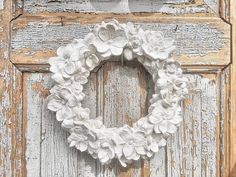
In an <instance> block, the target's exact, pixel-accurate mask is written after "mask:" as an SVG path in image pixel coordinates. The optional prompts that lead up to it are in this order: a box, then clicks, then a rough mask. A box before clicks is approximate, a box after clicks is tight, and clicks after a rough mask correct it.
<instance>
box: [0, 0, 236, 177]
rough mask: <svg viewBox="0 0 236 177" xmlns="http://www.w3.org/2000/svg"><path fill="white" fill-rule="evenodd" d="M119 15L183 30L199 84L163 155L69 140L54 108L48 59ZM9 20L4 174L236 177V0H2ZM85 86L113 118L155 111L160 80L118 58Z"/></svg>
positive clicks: (181, 55)
mask: <svg viewBox="0 0 236 177" xmlns="http://www.w3.org/2000/svg"><path fill="white" fill-rule="evenodd" d="M112 18H116V19H117V20H119V21H120V22H128V21H132V22H134V23H138V24H140V25H141V26H142V27H143V28H144V29H151V30H160V31H162V32H163V33H164V35H165V36H168V37H172V38H174V39H175V41H176V42H175V44H176V46H177V52H176V53H175V58H176V59H177V60H178V61H179V62H180V63H181V64H182V66H183V68H184V71H185V74H186V76H187V77H188V78H189V79H190V81H191V85H192V90H191V92H190V95H189V96H188V98H187V99H186V100H185V101H184V102H183V107H184V121H183V123H182V125H181V127H180V128H179V131H178V133H177V134H176V135H175V136H172V137H171V138H169V139H168V144H167V147H166V148H163V149H162V150H161V151H160V152H159V153H158V154H156V155H155V157H154V158H153V159H151V160H150V161H139V162H137V163H135V164H132V165H130V166H129V167H128V168H121V167H120V166H119V165H118V164H116V163H112V164H111V165H107V166H101V165H100V163H99V162H98V161H96V160H94V159H92V158H91V157H90V156H89V155H87V154H84V153H80V152H78V151H76V150H75V149H73V148H69V146H68V144H67V137H68V134H67V133H66V132H65V131H63V130H62V129H61V128H60V125H59V123H58V122H56V120H55V115H54V114H53V113H51V112H50V111H49V110H47V108H46V104H47V96H48V94H49V89H50V88H51V87H52V81H51V80H50V75H51V74H50V73H49V72H48V67H49V65H48V58H49V57H51V56H54V55H55V51H56V49H57V48H58V47H59V46H61V45H63V44H67V43H69V42H70V41H71V40H72V39H73V38H82V37H84V36H85V35H86V34H87V33H88V32H89V28H90V27H91V26H93V25H94V24H95V23H100V22H101V21H103V20H107V19H112ZM0 20H1V21H0V98H1V101H0V176H2V177H13V176H14V177H15V176H20V177H26V176H27V177H78V176H79V177H149V176H150V177H221V176H222V177H228V176H230V177H235V176H236V138H234V137H235V136H236V119H235V114H236V94H235V93H236V85H235V83H236V69H235V67H236V64H235V60H236V54H235V53H236V42H235V41H236V1H235V0H218V1H217V0H164V1H163V0H162V1H158V0H156V1H154V0H145V1H139V0H129V1H128V0H115V1H111V0H106V1H105V0H104V1H99V0H86V1H84V0H83V1H82V0H54V1H51V0H41V1H37V0H0ZM85 90H86V97H87V99H86V100H85V102H84V103H85V104H86V105H87V106H88V107H89V108H90V109H91V110H92V115H94V116H96V115H103V116H104V117H105V119H104V123H105V124H106V125H107V126H110V127H112V126H122V124H123V123H128V124H130V125H131V124H132V122H133V121H135V120H137V119H138V118H139V117H140V116H141V115H145V114H146V112H147V107H148V99H149V98H150V94H151V93H152V90H153V85H152V82H151V79H150V76H149V74H148V73H147V72H146V70H145V69H144V68H143V67H142V66H140V65H139V64H138V63H131V64H130V63H127V62H125V63H124V64H122V63H120V62H108V63H105V64H104V65H102V66H101V67H100V68H99V69H98V70H96V71H94V72H93V73H92V74H91V76H90V79H89V83H88V84H87V85H86V89H85Z"/></svg>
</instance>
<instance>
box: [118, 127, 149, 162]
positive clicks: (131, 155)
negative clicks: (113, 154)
mask: <svg viewBox="0 0 236 177" xmlns="http://www.w3.org/2000/svg"><path fill="white" fill-rule="evenodd" d="M120 136H121V138H122V139H123V140H124V141H125V144H124V146H123V148H122V152H123V155H124V156H125V158H126V159H128V160H138V159H139V157H140V155H144V154H145V149H144V145H145V135H144V133H143V132H135V131H133V130H132V128H130V127H128V126H125V127H124V128H123V129H122V131H121V132H120Z"/></svg>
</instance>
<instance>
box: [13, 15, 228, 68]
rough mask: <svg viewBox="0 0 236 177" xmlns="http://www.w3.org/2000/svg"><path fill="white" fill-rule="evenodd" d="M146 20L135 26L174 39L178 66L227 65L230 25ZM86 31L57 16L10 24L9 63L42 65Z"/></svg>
mask: <svg viewBox="0 0 236 177" xmlns="http://www.w3.org/2000/svg"><path fill="white" fill-rule="evenodd" d="M73 18H75V17H73ZM78 18H80V17H79V16H78ZM101 18H103V17H101ZM104 18H105V17H104ZM109 18H110V17H109ZM118 19H119V16H118ZM157 19H158V18H157ZM74 20H75V19H74ZM77 20H79V19H77ZM81 20H83V19H81ZM130 20H131V21H133V20H132V19H130ZM79 21H80V20H79ZM121 21H129V18H127V19H124V18H122V19H121ZM141 21H142V20H141ZM150 21H152V20H151V19H150ZM150 21H149V22H147V23H137V24H139V25H140V26H141V27H143V28H144V29H152V30H160V31H162V32H163V33H164V35H165V36H166V37H172V38H174V39H175V44H176V46H177V50H176V51H177V52H176V53H175V56H176V58H177V59H178V60H179V61H180V62H181V63H182V64H186V65H190V64H196V65H203V64H208V65H225V64H228V63H229V61H230V26H229V25H227V24H226V23H225V22H223V21H221V20H219V19H214V18H209V19H205V20H194V19H186V20H182V19H178V18H176V19H173V18H161V19H158V21H156V22H152V23H150ZM90 23H94V22H90ZM89 28H92V25H81V22H75V21H73V22H70V21H67V20H62V18H59V17H55V19H51V20H49V19H48V20H47V19H44V21H43V22H42V21H40V22H38V21H31V20H30V21H27V22H26V21H24V20H23V19H19V20H17V21H15V22H14V24H13V33H12V41H11V49H12V53H11V56H12V61H13V63H16V64H17V63H34V64H40V63H41V64H46V63H47V59H48V58H49V57H50V56H53V55H55V50H56V49H57V48H58V47H59V46H60V45H63V44H67V43H69V42H71V41H72V39H74V38H83V37H84V36H85V35H86V34H87V33H88V32H89Z"/></svg>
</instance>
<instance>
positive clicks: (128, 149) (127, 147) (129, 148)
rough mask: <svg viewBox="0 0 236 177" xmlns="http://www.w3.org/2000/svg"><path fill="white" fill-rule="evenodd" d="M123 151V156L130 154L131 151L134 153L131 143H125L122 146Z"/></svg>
mask: <svg viewBox="0 0 236 177" xmlns="http://www.w3.org/2000/svg"><path fill="white" fill-rule="evenodd" d="M123 153H124V156H125V157H129V156H131V155H132V154H133V153H135V150H134V146H133V145H132V144H131V145H130V144H125V145H124V147H123Z"/></svg>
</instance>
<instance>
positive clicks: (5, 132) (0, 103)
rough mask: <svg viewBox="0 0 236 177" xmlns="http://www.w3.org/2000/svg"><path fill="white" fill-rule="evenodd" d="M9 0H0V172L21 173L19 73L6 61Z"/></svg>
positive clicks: (13, 176)
mask: <svg viewBox="0 0 236 177" xmlns="http://www.w3.org/2000/svg"><path fill="white" fill-rule="evenodd" d="M11 10H12V9H11V2H10V1H6V0H0V176H2V177H16V176H21V175H22V173H23V172H22V171H23V165H22V161H23V160H22V151H23V149H22V131H21V129H22V122H21V120H22V119H21V116H22V109H21V105H22V92H21V73H20V72H19V71H18V70H17V69H16V68H15V67H14V66H13V65H12V64H11V63H10V61H9V39H10V35H9V31H10V19H11Z"/></svg>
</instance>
